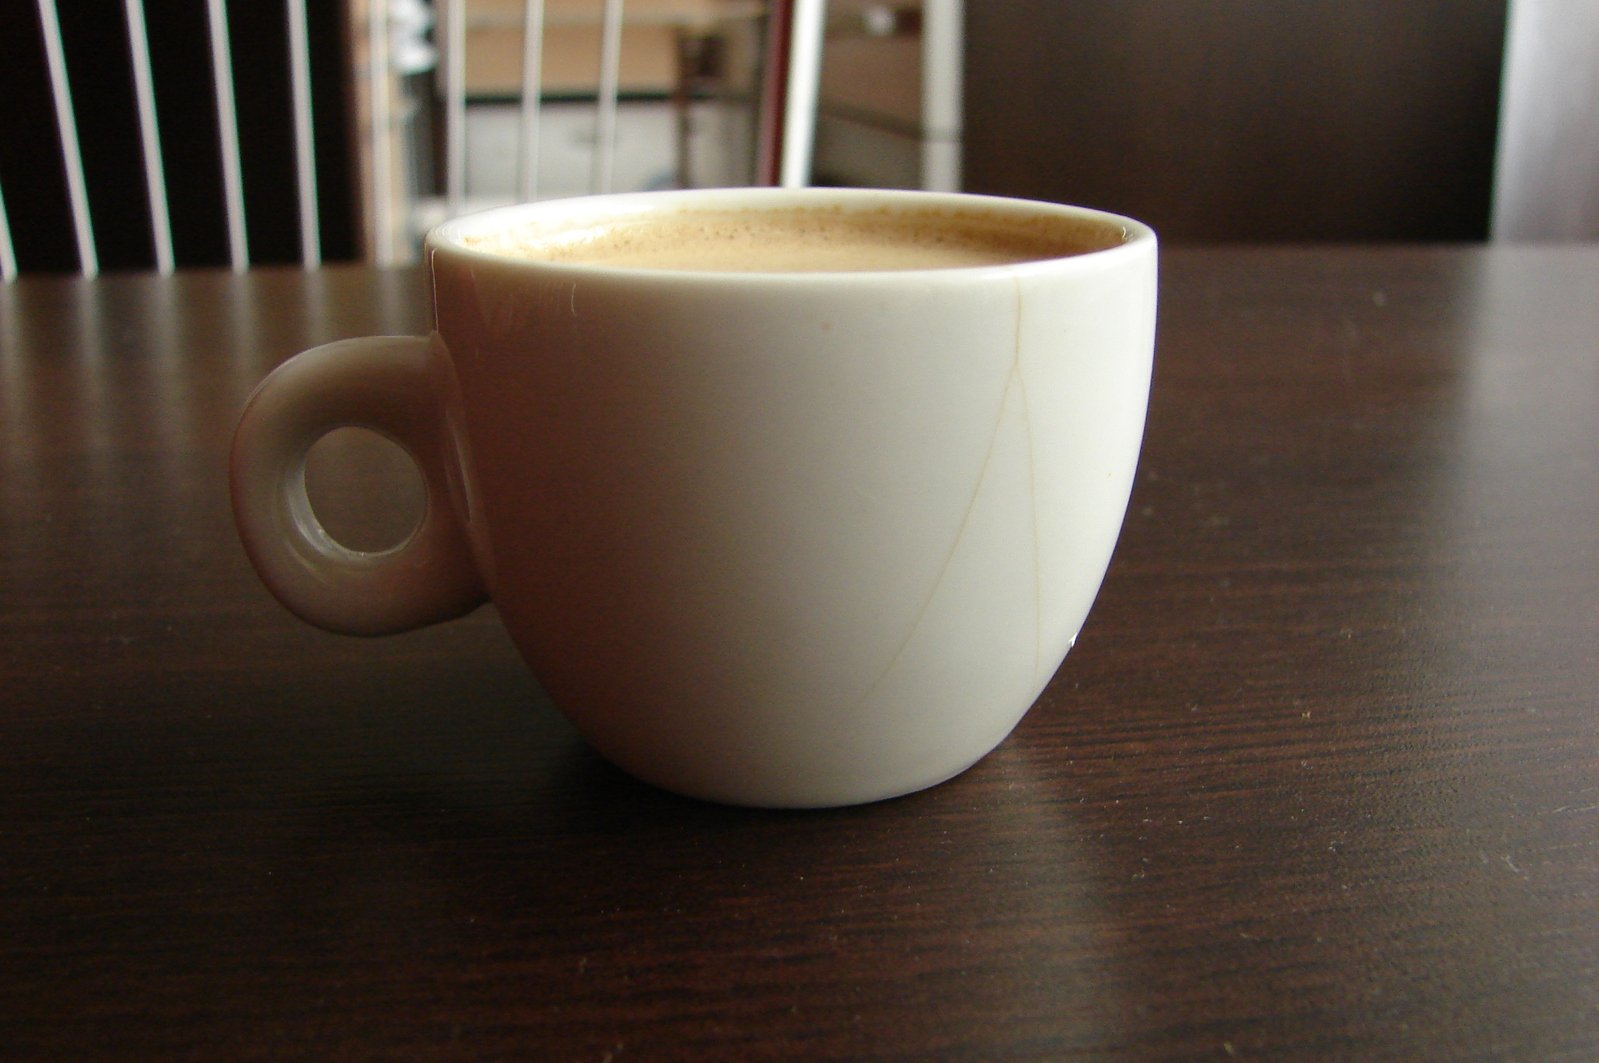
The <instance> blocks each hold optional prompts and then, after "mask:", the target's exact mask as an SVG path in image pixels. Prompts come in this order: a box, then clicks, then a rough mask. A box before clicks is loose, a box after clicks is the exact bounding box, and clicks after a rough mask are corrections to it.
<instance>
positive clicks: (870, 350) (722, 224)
mask: <svg viewBox="0 0 1599 1063" xmlns="http://www.w3.org/2000/svg"><path fill="white" fill-rule="evenodd" d="M427 257H428V262H429V268H430V270H431V271H432V275H433V294H434V303H435V314H436V332H435V333H434V335H433V336H432V337H430V338H429V339H428V340H426V341H423V340H413V341H400V340H392V339H391V341H390V342H391V343H394V344H399V343H402V342H409V343H411V344H413V346H411V347H406V348H403V349H402V348H396V349H399V350H402V353H403V356H404V359H406V360H409V362H410V368H409V370H408V372H409V376H406V377H405V379H404V381H401V376H402V375H403V374H400V375H391V376H384V374H383V371H381V370H379V369H376V368H374V366H375V365H376V363H378V362H381V361H382V358H379V357H374V358H372V359H369V360H370V361H371V362H372V363H373V365H368V366H364V367H363V372H366V373H369V374H375V375H368V376H366V377H360V376H358V377H357V381H358V382H359V383H361V385H362V387H361V388H356V389H354V390H358V391H359V390H364V391H365V392H367V393H370V392H372V391H374V390H377V391H385V390H386V391H388V392H390V393H393V394H398V393H400V392H402V391H403V392H406V393H407V394H408V395H409V396H410V397H408V398H406V399H405V400H404V403H402V405H405V406H406V408H407V411H408V412H407V413H406V414H405V415H404V416H402V417H399V418H394V419H391V422H390V423H386V424H383V425H379V427H381V428H383V430H385V431H386V433H387V434H389V435H390V436H391V437H392V438H394V439H396V440H397V441H398V442H400V443H401V445H403V446H406V447H407V449H409V450H410V451H411V452H412V454H413V456H415V457H416V458H417V460H418V464H419V466H420V467H421V468H422V470H423V472H424V474H425V477H426V479H427V480H428V482H429V485H430V486H429V490H430V496H431V501H430V504H429V515H428V517H427V518H425V519H424V522H423V527H422V529H420V530H419V532H418V534H417V536H416V537H414V538H413V539H412V541H411V542H410V543H408V544H405V545H403V546H401V547H399V548H397V549H396V550H395V551H391V552H390V554H387V555H384V556H383V557H382V558H380V559H379V560H377V561H372V562H366V563H367V564H368V565H369V567H374V568H375V569H376V570H381V571H392V572H396V573H398V572H400V571H401V570H403V572H404V573H405V577H404V578H405V579H406V580H409V581H410V583H411V584H427V585H428V586H425V587H423V589H424V590H426V591H427V592H428V593H429V594H431V595H432V597H433V598H434V599H435V602H434V603H433V604H432V605H430V606H429V607H428V609H422V608H419V607H408V610H409V611H406V610H401V611H400V612H399V613H396V614H395V616H394V617H392V618H391V617H388V616H386V615H383V613H382V611H381V610H378V611H375V612H369V615H368V616H367V617H366V618H365V619H364V621H363V624H364V626H362V627H361V630H365V631H368V632H380V631H386V630H399V629H403V628H404V627H410V626H417V625H418V624H420V623H426V622H431V621H433V620H438V619H444V618H446V617H447V616H450V615H457V614H459V613H460V612H461V611H463V610H464V609H465V608H469V607H470V606H471V605H472V604H475V603H476V602H478V601H481V600H483V599H484V598H488V599H491V600H492V601H493V602H494V603H495V605H496V606H497V608H498V610H499V612H500V614H501V616H502V618H503V620H504V623H505V624H506V626H507V629H508V630H509V631H510V633H511V635H512V637H513V639H514V640H515V642H516V644H517V646H518V648H519V649H520V651H521V652H522V654H523V656H524V657H525V658H526V660H527V662H528V664H529V665H530V667H531V668H532V669H533V670H534V672H535V673H536V674H537V676H538V677H539V680H540V682H541V684H542V685H543V686H544V687H545V689H546V690H547V691H548V692H549V694H550V696H551V698H552V699H553V701H554V702H555V704H556V705H557V706H558V707H559V708H560V709H561V711H563V712H564V713H565V714H566V715H568V716H569V717H570V718H571V719H572V721H573V722H574V724H575V725H576V726H577V728H578V729H579V731H580V732H581V733H582V734H583V735H584V736H585V738H586V739H587V740H588V741H589V742H591V743H592V744H593V745H594V746H595V748H596V749H597V750H598V751H599V752H600V753H601V754H602V755H604V756H605V757H607V758H608V759H610V760H612V761H613V762H614V763H616V764H617V765H618V766H620V767H622V768H623V769H624V770H627V771H629V772H630V773H632V774H634V775H636V776H638V777H640V778H642V779H644V780H646V781H649V782H652V783H655V784H657V785H660V786H663V787H665V788H667V789H670V790H674V791H677V792H680V793H684V794H687V795H690V796H695V797H701V798H707V799H711V800H718V801H725V802H731V803H737V804H751V805H767V806H784V807H798V806H823V805H838V804H850V803H857V802H864V801H871V800H877V799H881V798H886V797H891V796H895V795H898V794H903V793H907V792H910V791H913V790H917V789H921V788H923V787H926V786H929V785H932V784H934V783H937V782H940V781H942V780H944V779H947V778H949V777H950V776H952V775H955V774H957V773H959V772H960V771H962V770H963V769H964V768H966V767H968V766H969V765H971V764H972V763H973V762H975V761H976V760H978V759H979V758H981V757H982V756H983V755H984V754H986V753H987V752H989V751H990V750H991V749H993V748H994V747H995V746H996V745H998V744H999V743H1000V742H1001V741H1002V740H1003V739H1004V737H1005V736H1006V735H1007V734H1008V733H1009V732H1010V731H1011V730H1012V729H1013V728H1014V726H1015V725H1016V723H1017V722H1018V720H1020V718H1021V717H1022V715H1023V714H1024V713H1025V712H1026V711H1027V709H1028V708H1029V707H1030V706H1031V705H1032V703H1033V702H1034V700H1035V699H1036V698H1037V696H1038V694H1039V692H1040V691H1041V690H1042V688H1043V686H1044V685H1045V684H1046V683H1047V682H1048V681H1049V679H1050V677H1051V676H1052V675H1053V673H1054V671H1055V670H1056V668H1057V667H1058V666H1059V665H1060V663H1061V660H1062V659H1063V657H1064V656H1065V654H1066V652H1067V650H1068V649H1069V648H1070V647H1071V645H1072V642H1073V640H1074V639H1075V637H1076V634H1077V632H1078V630H1079V628H1080V627H1081V625H1082V623H1083V620H1084V618H1085V617H1086V615H1087V613H1088V610H1089V607H1090V605H1091V604H1092V602H1093V599H1094V596H1095V594H1096V593H1097V590H1098V587H1099V583H1100V580H1101V578H1102V577H1103V574H1104V571H1105V568H1106V566H1107V564H1108V562H1109V559H1110V555H1111V551H1112V549H1113V547H1114V545H1115V541H1116V537H1117V534H1118V532H1119V529H1120V525H1121V520H1122V516H1123V513H1124V510H1125V507H1126V502H1127V497H1128V493H1129V491H1130V489H1131V484H1132V478H1133V471H1134V466H1135V464H1136V461H1137V456H1138V448H1139V443H1140V439H1141V436H1142V430H1143V421H1144V411H1145V407H1146V404H1147V398H1148V386H1149V379H1150V369H1151V358H1152V351H1153V338H1154V303H1155V263H1156V254H1155V239H1154V235H1153V233H1151V232H1150V231H1149V230H1148V229H1147V228H1146V227H1144V226H1142V225H1140V224H1139V223H1137V222H1134V221H1131V220H1129V219H1125V218H1119V217H1115V216H1112V215H1106V214H1102V213H1097V212H1093V211H1086V210H1081V209H1077V208H1070V207H1064V206H1058V205H1052V204H1039V203H1029V202H1024V201H1016V200H1002V199H992V198H987V197H976V196H964V195H943V194H934V193H913V192H903V193H902V192H868V191H846V190H821V189H817V190H803V191H778V190H736V191H727V190H724V191H714V192H682V193H650V194H643V195H636V196H617V197H603V198H596V199H585V200H568V201H549V202H546V203H541V204H533V205H527V206H523V207H514V208H506V209H504V210H500V211H492V212H488V213H485V214H481V215H476V216H472V217H468V218H463V219H458V220H456V221H452V222H449V223H446V224H445V225H444V226H441V227H440V228H439V229H438V230H436V231H435V232H434V233H433V234H432V235H431V236H430V237H429V241H428V254H427ZM354 342H357V343H359V342H362V341H354ZM370 342H372V343H377V342H379V341H377V340H374V341H370ZM318 350H325V349H318ZM316 353H317V352H307V354H308V355H315V354H316ZM306 357H307V355H301V356H300V358H301V359H303V358H306ZM298 360H299V359H296V361H298ZM324 360H326V361H329V362H337V361H339V360H340V359H338V358H335V357H331V356H330V357H328V358H326V359H324ZM289 365H291V366H292V365H293V362H292V361H291V363H289ZM286 368H287V367H286ZM270 384H271V381H270V379H269V381H268V382H267V384H263V389H267V388H268V386H269V385H270ZM407 389H409V390H407ZM299 391H300V394H298V395H296V396H294V397H293V401H290V400H288V399H284V400H282V401H281V402H280V403H278V405H283V406H286V407H289V408H296V409H297V408H300V407H303V406H305V405H308V404H314V405H318V406H319V407H320V408H321V410H322V414H321V416H322V419H323V421H324V422H328V423H329V424H330V425H331V422H332V421H337V420H339V419H340V418H345V419H348V418H350V417H352V416H353V414H352V413H351V412H350V411H348V410H344V409H341V408H339V403H338V402H337V401H332V400H330V399H329V398H328V397H327V389H326V388H323V387H321V386H320V385H318V384H317V383H316V382H314V381H310V380H307V381H306V382H305V383H304V384H303V385H302V386H301V387H300V389H299ZM313 395H315V396H316V397H315V398H314V399H313V398H312V397H311V396H313ZM252 405H256V403H255V400H252ZM269 405H271V404H269ZM363 412H368V411H355V413H357V414H359V413H363ZM256 420H260V418H259V417H258V418H256ZM250 421H251V414H250V412H249V411H248V410H247V413H246V421H245V423H242V424H241V428H240V438H241V439H246V438H249V437H251V436H252V435H259V434H263V430H262V429H261V428H259V427H252V426H251V425H250ZM372 421H373V419H372V418H370V417H368V418H367V419H366V422H365V423H369V424H370V423H372ZM332 427H336V425H332ZM317 430H318V426H316V425H312V426H310V427H309V428H307V429H305V431H306V432H314V431H317ZM313 442H314V440H313ZM257 464H258V465H259V462H257ZM234 472H235V498H236V503H237V499H238V496H239V493H240V481H241V479H245V480H248V479H250V478H251V476H252V475H253V473H254V470H253V468H252V467H250V463H249V462H248V461H246V462H244V465H243V467H241V462H240V459H239V456H238V454H237V452H236V454H235V469H234ZM246 493H248V492H246ZM238 508H239V507H238V506H237V504H236V509H238ZM246 508H248V507H246ZM290 508H292V507H290ZM302 516H303V515H302ZM310 519H311V520H312V521H313V522H314V515H312V516H311V518H310ZM240 523H241V534H243V535H244V538H245V539H246V545H247V546H250V545H251V542H252V539H253V540H255V541H256V543H257V547H252V550H251V553H252V558H254V559H256V561H257V567H258V569H259V570H261V571H262V574H263V578H264V579H265V580H266V582H267V583H268V586H269V587H272V589H273V590H274V591H276V592H277V593H278V594H279V597H280V598H283V600H284V601H285V603H286V604H288V605H289V606H290V608H293V609H295V611H296V612H298V613H300V615H302V616H305V617H307V619H311V620H312V621H313V622H316V623H320V624H322V625H323V626H329V627H334V628H336V629H344V630H350V629H353V625H349V624H346V625H344V626H343V627H342V628H341V627H340V625H339V623H337V621H339V620H340V617H339V616H338V615H337V608H336V606H337V604H338V603H336V602H335V603H334V604H333V605H326V603H318V604H317V605H316V606H315V607H307V606H306V605H305V603H304V602H297V601H296V600H295V594H296V590H295V589H294V588H285V587H284V586H281V585H280V584H281V583H282V582H283V581H281V580H278V579H276V575H275V573H274V570H273V567H272V565H271V563H270V561H268V563H265V564H263V562H262V560H261V557H260V556H258V555H265V554H269V553H270V552H271V549H272V546H271V538H272V535H271V534H267V535H263V534H261V533H260V532H259V529H257V530H256V531H254V532H252V531H251V530H250V529H248V528H247V524H248V523H249V521H248V519H247V517H241V521H240ZM290 523H291V530H290V531H289V532H287V533H285V532H284V531H283V528H282V525H281V524H280V525H279V526H278V527H277V528H276V529H274V531H273V533H272V534H276V535H278V536H279V537H280V538H282V537H284V536H285V535H286V536H287V537H289V538H292V537H293V535H294V534H295V533H294V532H293V531H292V527H293V526H294V525H293V522H290ZM302 526H303V522H302ZM312 538H314V536H312ZM419 544H420V545H419ZM296 549H297V550H298V551H299V555H300V557H301V558H302V563H303V557H304V556H305V555H306V554H307V552H308V551H307V548H305V547H304V546H303V545H301V546H297V547H296ZM319 563H320V562H319ZM329 563H332V562H329ZM419 573H420V574H423V575H419ZM435 577H436V578H435ZM396 578H397V579H398V578H399V577H398V576H396ZM430 580H431V581H432V583H431V584H430V583H429V581H430ZM442 583H450V584H451V586H450V587H449V589H448V593H444V592H441V591H440V589H439V584H442ZM406 590H407V588H406V587H402V588H400V593H398V594H397V595H396V597H398V598H400V599H403V598H404V596H405V594H404V592H405V591H406ZM324 605H326V607H324ZM429 610H431V612H430V611H429ZM330 621H333V622H331V623H330Z"/></svg>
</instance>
